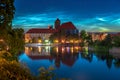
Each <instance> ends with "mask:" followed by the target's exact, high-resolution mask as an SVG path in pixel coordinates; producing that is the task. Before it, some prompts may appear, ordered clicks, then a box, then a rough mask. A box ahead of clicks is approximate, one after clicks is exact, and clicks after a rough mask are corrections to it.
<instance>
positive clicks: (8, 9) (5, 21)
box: [0, 0, 15, 30]
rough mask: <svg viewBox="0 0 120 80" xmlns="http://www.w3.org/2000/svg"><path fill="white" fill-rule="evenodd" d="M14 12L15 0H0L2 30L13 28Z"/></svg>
mask: <svg viewBox="0 0 120 80" xmlns="http://www.w3.org/2000/svg"><path fill="white" fill-rule="evenodd" d="M14 13H15V7H14V0H0V30H4V29H6V30H10V29H11V27H12V19H13V17H14Z"/></svg>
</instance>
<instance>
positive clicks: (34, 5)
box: [13, 0, 120, 32]
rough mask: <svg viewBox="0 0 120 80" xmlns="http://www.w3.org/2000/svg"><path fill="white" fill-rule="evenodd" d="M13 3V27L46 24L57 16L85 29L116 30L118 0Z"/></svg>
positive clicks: (118, 25)
mask: <svg viewBox="0 0 120 80" xmlns="http://www.w3.org/2000/svg"><path fill="white" fill-rule="evenodd" d="M68 3H69V4H68ZM14 4H15V7H16V12H15V16H14V20H13V28H23V29H24V30H25V31H26V30H28V29H31V28H47V27H48V25H54V21H55V20H56V19H57V18H59V19H60V20H61V23H65V22H69V21H71V22H72V23H73V24H74V25H75V26H76V27H77V29H78V30H86V31H87V32H119V31H120V7H119V5H120V1H119V0H109V1H107V0H106V1H104V0H100V1H98V0H91V1H89V0H75V1H72V0H51V1H47V0H37V1H36V2H35V1H34V0H29V2H28V1H24V0H16V1H15V3H14ZM61 4H62V5H61ZM71 5H72V6H71ZM101 5H102V6H101Z"/></svg>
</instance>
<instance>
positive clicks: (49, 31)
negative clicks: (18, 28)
mask: <svg viewBox="0 0 120 80" xmlns="http://www.w3.org/2000/svg"><path fill="white" fill-rule="evenodd" d="M54 32H57V30H55V29H48V28H32V29H30V30H28V31H27V32H26V33H54Z"/></svg>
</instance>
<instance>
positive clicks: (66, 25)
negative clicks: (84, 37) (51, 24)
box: [58, 22, 76, 30]
mask: <svg viewBox="0 0 120 80" xmlns="http://www.w3.org/2000/svg"><path fill="white" fill-rule="evenodd" d="M58 29H59V30H61V29H76V27H75V26H74V25H73V23H72V22H66V23H63V24H62V25H61V26H60V27H58Z"/></svg>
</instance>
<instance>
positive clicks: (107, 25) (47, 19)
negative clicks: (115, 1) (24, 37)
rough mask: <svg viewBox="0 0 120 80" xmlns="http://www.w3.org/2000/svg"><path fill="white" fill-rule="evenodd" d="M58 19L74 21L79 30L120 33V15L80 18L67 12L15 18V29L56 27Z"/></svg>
mask: <svg viewBox="0 0 120 80" xmlns="http://www.w3.org/2000/svg"><path fill="white" fill-rule="evenodd" d="M56 18H60V19H61V21H62V22H67V21H72V22H73V23H74V24H75V26H76V27H77V28H78V29H80V30H81V29H85V30H87V31H120V14H110V15H107V14H104V15H96V16H94V17H92V18H80V17H79V16H78V15H74V14H69V13H67V12H65V11H50V10H48V11H46V12H44V13H41V14H30V15H24V16H18V17H15V19H14V20H13V26H14V27H23V28H27V29H28V28H35V27H37V28H38V27H39V28H41V27H47V26H48V25H54V21H55V20H56Z"/></svg>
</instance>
